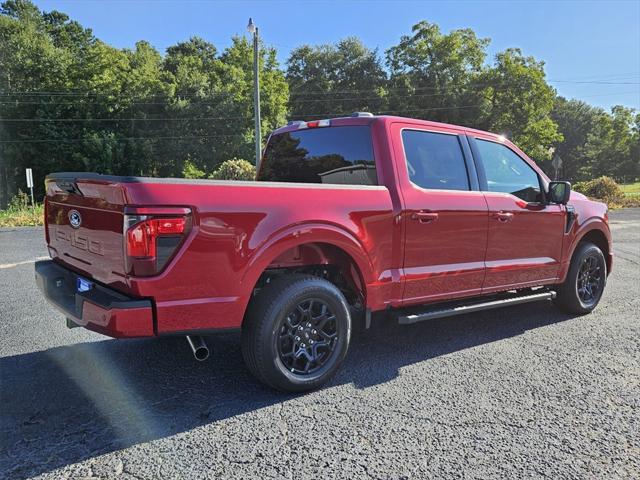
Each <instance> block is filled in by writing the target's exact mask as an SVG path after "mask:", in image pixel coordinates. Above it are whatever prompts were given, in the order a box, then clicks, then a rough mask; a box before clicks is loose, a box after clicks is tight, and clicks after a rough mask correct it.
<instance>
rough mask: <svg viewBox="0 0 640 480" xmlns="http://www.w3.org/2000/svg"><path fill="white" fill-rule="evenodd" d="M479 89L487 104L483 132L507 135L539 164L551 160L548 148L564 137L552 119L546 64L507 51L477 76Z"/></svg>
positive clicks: (481, 118)
mask: <svg viewBox="0 0 640 480" xmlns="http://www.w3.org/2000/svg"><path fill="white" fill-rule="evenodd" d="M477 86H478V89H482V97H483V102H484V104H483V107H482V109H481V111H480V112H478V113H479V116H478V119H477V124H478V125H479V126H480V128H483V129H486V130H491V131H495V132H502V133H505V134H507V135H508V136H509V138H510V139H511V140H513V141H514V142H515V143H516V144H517V145H518V146H519V147H520V148H522V150H524V151H525V152H526V153H527V154H528V155H529V156H531V157H532V158H534V159H536V160H538V161H543V160H550V159H551V155H550V153H549V147H552V146H553V145H556V144H557V143H558V142H560V141H562V134H561V133H560V132H559V131H558V126H557V124H556V123H555V122H554V121H553V119H552V118H551V111H552V109H553V105H554V99H555V91H554V89H553V88H551V87H550V86H549V85H548V84H547V82H546V81H545V73H544V62H539V61H536V60H535V59H534V58H533V57H530V56H529V57H527V56H524V55H523V54H522V52H521V51H520V49H517V48H511V49H507V50H506V51H504V52H501V53H498V54H497V55H496V58H495V63H494V64H493V65H492V66H490V67H489V68H487V69H485V71H484V72H483V73H482V74H481V75H480V76H478V79H477ZM547 168H549V166H548V165H547Z"/></svg>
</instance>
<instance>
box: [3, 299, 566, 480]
mask: <svg viewBox="0 0 640 480" xmlns="http://www.w3.org/2000/svg"><path fill="white" fill-rule="evenodd" d="M570 318H571V316H568V315H565V314H563V313H561V312H559V311H557V310H555V309H554V308H553V307H552V306H551V305H538V306H536V308H533V309H532V308H531V307H528V306H521V307H512V308H508V309H504V310H499V311H494V312H490V311H489V312H482V313H480V314H473V315H465V316H460V317H453V318H448V319H447V318H444V319H439V320H432V321H430V322H427V323H424V324H417V325H413V326H408V327H407V326H399V325H397V324H395V323H393V321H391V320H387V321H385V319H384V317H383V318H381V319H379V321H377V322H376V323H375V324H374V326H373V328H372V329H371V330H369V331H368V332H362V333H356V334H355V335H354V337H353V340H352V344H351V348H350V353H349V356H348V357H347V360H346V362H345V364H344V365H343V367H342V370H341V371H340V373H339V374H338V376H337V377H336V378H335V379H334V380H333V381H332V382H331V384H330V385H328V386H327V387H326V388H328V389H330V388H332V387H334V386H336V385H341V384H349V383H353V385H354V387H355V388H367V387H369V386H373V385H379V384H383V383H385V382H389V381H392V380H393V379H394V378H396V377H397V376H398V374H399V370H400V369H401V368H402V367H404V366H407V365H413V364H416V363H420V362H424V368H429V360H430V359H433V358H436V357H438V356H441V355H445V354H450V353H452V352H456V351H460V350H463V349H467V348H471V347H475V346H478V345H482V344H486V343H490V342H495V341H499V340H501V339H505V338H510V337H514V336H516V335H520V334H522V333H524V332H525V331H527V330H531V329H535V328H540V327H545V326H547V325H550V324H553V323H557V322H561V321H564V320H567V319H570ZM374 321H375V319H374ZM208 341H209V345H210V347H212V350H213V352H212V357H211V358H210V359H209V360H208V361H206V362H203V363H198V362H196V361H195V360H194V359H193V357H192V355H191V351H190V350H189V348H188V346H187V343H186V341H185V340H184V339H183V338H165V339H158V340H128V341H117V340H105V341H99V342H90V343H82V344H76V345H70V346H65V347H59V348H54V349H50V350H47V351H42V352H33V353H29V354H24V355H16V356H13V357H5V358H1V359H0V377H1V388H0V405H2V407H1V411H0V421H1V424H0V428H2V436H1V439H0V477H2V478H26V477H30V476H34V475H38V474H42V473H45V472H50V471H52V470H55V469H57V468H61V467H64V466H65V465H69V464H73V463H77V462H80V461H83V460H87V459H90V458H93V457H96V456H98V455H101V454H105V453H109V452H113V451H116V450H119V449H123V448H126V447H130V446H132V445H135V444H139V443H143V442H148V441H151V440H155V439H159V438H164V437H167V436H171V435H175V434H178V433H181V432H186V431H189V430H191V429H194V428H196V427H199V426H202V425H207V424H212V423H215V422H217V421H219V420H221V419H225V418H229V417H232V416H236V415H241V414H243V413H247V412H251V411H254V410H258V409H261V408H263V407H266V406H269V405H273V404H276V403H280V402H283V401H285V400H287V399H291V398H295V397H296V396H294V395H289V394H284V393H278V392H274V391H272V390H270V389H268V388H266V387H263V386H262V385H261V384H259V383H258V382H257V381H256V380H254V379H253V377H251V375H250V374H249V373H248V371H247V370H246V368H245V367H244V364H243V362H242V356H241V353H240V344H239V338H238V336H237V335H224V336H218V337H210V338H209V339H208Z"/></svg>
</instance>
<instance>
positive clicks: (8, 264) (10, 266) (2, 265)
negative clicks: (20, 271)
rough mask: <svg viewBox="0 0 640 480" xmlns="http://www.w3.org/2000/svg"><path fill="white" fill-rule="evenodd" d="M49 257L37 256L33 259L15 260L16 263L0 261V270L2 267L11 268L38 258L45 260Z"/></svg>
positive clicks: (33, 261)
mask: <svg viewBox="0 0 640 480" xmlns="http://www.w3.org/2000/svg"><path fill="white" fill-rule="evenodd" d="M48 258H49V257H37V258H34V259H33V260H25V261H24V262H16V263H0V270H2V269H3V268H13V267H17V266H18V265H26V264H27V263H36V262H37V261H38V260H47V259H48Z"/></svg>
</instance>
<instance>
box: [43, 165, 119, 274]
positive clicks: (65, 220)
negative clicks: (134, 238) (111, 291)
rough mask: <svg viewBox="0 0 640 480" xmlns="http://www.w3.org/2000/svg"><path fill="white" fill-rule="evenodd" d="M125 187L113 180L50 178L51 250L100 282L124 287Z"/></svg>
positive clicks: (71, 176) (74, 176)
mask: <svg viewBox="0 0 640 480" xmlns="http://www.w3.org/2000/svg"><path fill="white" fill-rule="evenodd" d="M124 195H125V192H124V187H123V186H122V184H119V183H117V182H111V181H109V180H106V179H105V180H95V179H91V178H85V179H83V178H82V175H81V174H56V175H52V176H50V177H48V178H47V198H46V227H47V239H48V244H49V253H50V254H51V256H52V258H54V259H56V260H57V261H58V262H59V263H63V264H65V265H68V266H70V267H73V268H74V269H75V270H77V271H79V272H81V273H84V274H85V275H87V276H88V277H89V278H93V279H95V280H97V281H99V282H102V283H105V284H109V285H114V284H119V285H121V286H122V285H123V283H124V276H125V263H124V245H123V209H124V203H125V202H124Z"/></svg>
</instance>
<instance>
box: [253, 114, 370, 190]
mask: <svg viewBox="0 0 640 480" xmlns="http://www.w3.org/2000/svg"><path fill="white" fill-rule="evenodd" d="M258 180H261V181H266V182H294V183H327V184H339V185H378V177H377V174H376V164H375V160H374V157H373V146H372V143H371V130H370V128H369V127H368V126H361V125H353V126H343V127H324V128H313V129H306V130H295V131H292V132H286V133H280V134H277V135H273V136H272V137H271V139H270V140H269V144H268V145H267V148H266V150H265V154H264V158H263V162H262V166H261V168H260V173H259V174H258Z"/></svg>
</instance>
